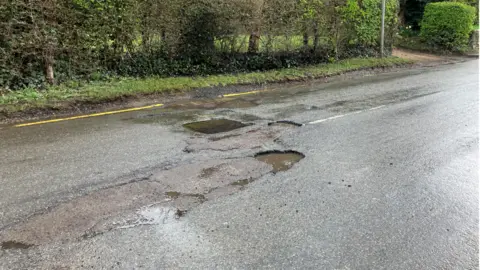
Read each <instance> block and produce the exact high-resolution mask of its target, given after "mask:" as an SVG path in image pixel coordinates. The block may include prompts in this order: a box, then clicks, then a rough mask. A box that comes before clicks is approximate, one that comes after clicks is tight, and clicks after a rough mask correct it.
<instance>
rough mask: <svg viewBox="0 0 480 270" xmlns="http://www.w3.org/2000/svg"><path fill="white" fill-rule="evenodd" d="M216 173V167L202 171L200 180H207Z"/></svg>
mask: <svg viewBox="0 0 480 270" xmlns="http://www.w3.org/2000/svg"><path fill="white" fill-rule="evenodd" d="M217 171H218V166H215V167H210V168H205V169H202V171H201V172H200V178H208V177H210V176H212V175H213V174H214V173H215V172H217Z"/></svg>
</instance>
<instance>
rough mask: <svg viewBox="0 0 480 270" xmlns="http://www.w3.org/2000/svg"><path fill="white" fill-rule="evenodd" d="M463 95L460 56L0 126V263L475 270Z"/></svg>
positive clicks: (474, 165)
mask: <svg viewBox="0 0 480 270" xmlns="http://www.w3.org/2000/svg"><path fill="white" fill-rule="evenodd" d="M478 87H479V82H478V60H471V61H467V62H464V63H458V64H454V65H448V66H439V67H435V68H429V69H412V70H406V71H405V70H404V71H398V72H391V73H387V74H382V75H375V76H363V77H355V78H349V79H341V78H338V79H335V80H333V81H331V82H328V83H317V82H309V83H298V84H288V85H285V86H283V87H276V88H275V89H267V91H263V92H262V91H261V92H256V93H254V94H252V95H241V96H238V97H234V98H217V97H214V96H212V98H210V99H199V100H192V101H182V102H178V103H172V104H167V105H166V106H164V107H162V108H156V109H151V110H145V111H137V112H131V113H125V114H118V115H109V116H103V117H95V118H87V119H79V120H73V121H64V122H58V123H50V124H44V125H34V126H28V127H23V128H14V127H12V126H1V127H0V138H1V139H0V186H1V188H0V209H1V211H0V243H1V249H0V269H82V268H85V269H91V268H95V269H105V268H114V269H176V268H190V269H231V268H237V269H258V268H273V269H290V268H295V269H474V268H478V252H479V250H478V237H479V236H478V105H479V104H478ZM210 120H214V121H210Z"/></svg>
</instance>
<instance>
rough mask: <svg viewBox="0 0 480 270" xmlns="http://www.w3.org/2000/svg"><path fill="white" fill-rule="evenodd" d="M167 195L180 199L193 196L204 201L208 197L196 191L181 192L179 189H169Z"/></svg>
mask: <svg viewBox="0 0 480 270" xmlns="http://www.w3.org/2000/svg"><path fill="white" fill-rule="evenodd" d="M165 195H167V196H168V197H170V198H172V199H174V200H175V199H178V198H180V197H193V198H196V199H197V200H198V201H199V202H201V203H203V202H206V201H207V198H206V197H205V195H203V194H195V193H180V192H178V191H168V192H165Z"/></svg>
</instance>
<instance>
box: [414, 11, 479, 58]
mask: <svg viewBox="0 0 480 270" xmlns="http://www.w3.org/2000/svg"><path fill="white" fill-rule="evenodd" d="M474 20H475V8H473V7H471V6H469V5H466V4H462V3H457V2H439V3H429V4H428V5H427V6H426V7H425V13H424V14H423V19H422V22H421V24H420V27H421V30H420V36H421V37H422V38H423V39H424V41H425V42H426V43H427V44H428V45H429V46H431V47H432V48H434V49H443V50H447V51H462V50H464V49H465V48H466V47H467V45H468V39H469V35H470V32H471V31H472V25H473V22H474Z"/></svg>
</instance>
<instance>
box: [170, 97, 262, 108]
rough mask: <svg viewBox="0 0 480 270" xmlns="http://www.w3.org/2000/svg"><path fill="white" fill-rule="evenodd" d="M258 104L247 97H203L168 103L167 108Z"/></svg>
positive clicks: (249, 106) (238, 106) (246, 106)
mask: <svg viewBox="0 0 480 270" xmlns="http://www.w3.org/2000/svg"><path fill="white" fill-rule="evenodd" d="M255 106H258V104H257V103H256V102H253V101H250V100H245V99H201V100H195V101H187V102H177V103H172V104H168V105H166V106H165V108H168V109H173V110H192V109H204V110H214V109H217V108H239V109H241V108H251V107H255Z"/></svg>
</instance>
